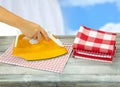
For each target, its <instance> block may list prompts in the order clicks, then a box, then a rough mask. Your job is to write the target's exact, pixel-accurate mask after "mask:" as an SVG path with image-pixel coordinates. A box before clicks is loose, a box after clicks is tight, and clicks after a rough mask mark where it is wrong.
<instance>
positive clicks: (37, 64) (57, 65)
mask: <svg viewBox="0 0 120 87" xmlns="http://www.w3.org/2000/svg"><path fill="white" fill-rule="evenodd" d="M65 47H66V48H67V50H68V53H67V54H65V55H63V56H60V57H56V58H53V59H47V60H39V61H26V60H24V59H22V58H20V57H15V56H12V49H13V45H11V46H10V47H9V48H8V49H7V50H6V52H5V53H3V54H2V55H1V56H0V62H2V63H7V64H13V65H18V66H24V67H29V68H34V69H41V70H46V71H52V72H57V73H61V72H62V71H63V69H64V67H65V65H66V63H67V61H68V59H69V56H70V54H71V51H72V46H71V45H70V44H65Z"/></svg>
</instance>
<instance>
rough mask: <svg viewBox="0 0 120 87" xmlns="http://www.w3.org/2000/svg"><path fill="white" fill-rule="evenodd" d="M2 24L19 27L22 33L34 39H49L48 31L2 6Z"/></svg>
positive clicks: (0, 13)
mask: <svg viewBox="0 0 120 87" xmlns="http://www.w3.org/2000/svg"><path fill="white" fill-rule="evenodd" d="M0 22H3V23H6V24H8V25H11V26H14V27H17V28H18V29H20V30H21V31H22V33H23V34H24V35H25V36H27V37H29V38H32V39H37V40H40V39H41V38H42V37H44V38H45V39H49V38H48V35H47V33H46V31H45V30H44V29H43V28H42V27H41V26H40V25H38V24H36V23H33V22H30V21H28V20H26V19H23V18H21V17H19V16H17V15H15V14H13V13H12V12H10V11H8V10H7V9H5V8H3V7H1V6H0Z"/></svg>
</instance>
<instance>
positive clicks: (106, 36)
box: [73, 26, 116, 61]
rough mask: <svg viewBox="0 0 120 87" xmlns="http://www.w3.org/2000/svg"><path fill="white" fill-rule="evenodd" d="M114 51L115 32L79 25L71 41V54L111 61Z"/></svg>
mask: <svg viewBox="0 0 120 87" xmlns="http://www.w3.org/2000/svg"><path fill="white" fill-rule="evenodd" d="M115 51H116V33H111V32H105V31H101V30H94V29H91V28H88V27H86V26H80V29H79V31H78V33H77V35H76V38H75V40H74V43H73V56H75V57H85V58H91V59H97V60H106V61H112V59H113V57H114V55H115Z"/></svg>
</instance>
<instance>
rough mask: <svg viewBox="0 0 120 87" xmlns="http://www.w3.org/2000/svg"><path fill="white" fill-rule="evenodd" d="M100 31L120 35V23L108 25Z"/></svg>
mask: <svg viewBox="0 0 120 87" xmlns="http://www.w3.org/2000/svg"><path fill="white" fill-rule="evenodd" d="M100 30H103V31H109V32H116V33H120V23H107V24H105V25H104V26H102V27H101V28H100Z"/></svg>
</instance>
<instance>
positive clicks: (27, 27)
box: [19, 20, 49, 40]
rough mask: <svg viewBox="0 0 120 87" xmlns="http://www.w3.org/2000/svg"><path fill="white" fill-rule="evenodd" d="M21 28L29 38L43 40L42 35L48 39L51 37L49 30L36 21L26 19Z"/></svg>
mask: <svg viewBox="0 0 120 87" xmlns="http://www.w3.org/2000/svg"><path fill="white" fill-rule="evenodd" d="M20 24H21V23H20ZM19 29H20V30H21V31H22V33H23V34H24V35H25V36H27V37H29V38H32V39H37V40H41V39H42V37H44V38H45V39H46V40H48V39H49V37H48V35H47V32H46V31H45V30H44V29H43V28H42V27H41V26H40V25H38V24H36V23H33V22H30V21H26V20H25V21H24V22H23V23H22V24H21V25H19Z"/></svg>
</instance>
